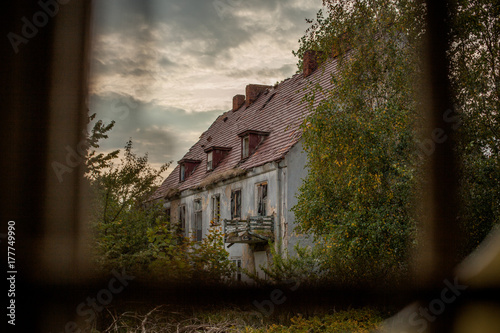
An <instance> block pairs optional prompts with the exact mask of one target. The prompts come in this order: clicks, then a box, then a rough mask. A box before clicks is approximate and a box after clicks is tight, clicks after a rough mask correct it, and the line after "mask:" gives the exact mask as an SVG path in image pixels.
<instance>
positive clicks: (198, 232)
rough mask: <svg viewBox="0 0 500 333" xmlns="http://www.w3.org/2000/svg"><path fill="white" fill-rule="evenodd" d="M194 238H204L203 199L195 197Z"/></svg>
mask: <svg viewBox="0 0 500 333" xmlns="http://www.w3.org/2000/svg"><path fill="white" fill-rule="evenodd" d="M193 212H194V218H193V225H192V230H193V238H194V239H195V241H197V242H201V241H202V239H203V204H202V202H201V199H195V200H194V201H193Z"/></svg>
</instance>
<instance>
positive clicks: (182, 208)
mask: <svg viewBox="0 0 500 333" xmlns="http://www.w3.org/2000/svg"><path fill="white" fill-rule="evenodd" d="M186 212H187V209H186V205H179V208H178V213H179V215H178V219H177V220H178V224H179V229H180V233H181V235H183V236H186Z"/></svg>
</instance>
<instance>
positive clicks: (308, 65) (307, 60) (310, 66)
mask: <svg viewBox="0 0 500 333" xmlns="http://www.w3.org/2000/svg"><path fill="white" fill-rule="evenodd" d="M319 55H321V52H317V51H313V50H307V51H306V52H304V58H303V59H302V72H303V73H304V76H309V75H311V74H312V72H314V71H315V70H316V68H318V56H319Z"/></svg>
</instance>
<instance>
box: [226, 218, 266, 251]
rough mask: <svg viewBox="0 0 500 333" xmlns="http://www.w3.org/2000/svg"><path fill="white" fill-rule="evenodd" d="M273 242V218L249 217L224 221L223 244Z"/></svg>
mask: <svg viewBox="0 0 500 333" xmlns="http://www.w3.org/2000/svg"><path fill="white" fill-rule="evenodd" d="M273 240H274V216H251V217H249V218H248V219H247V220H227V219H224V242H225V243H231V244H230V245H229V246H231V245H233V244H234V243H246V244H253V243H267V242H269V241H273Z"/></svg>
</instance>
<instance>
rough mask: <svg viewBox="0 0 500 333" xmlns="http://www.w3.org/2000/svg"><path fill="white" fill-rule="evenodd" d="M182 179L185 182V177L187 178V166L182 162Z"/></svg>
mask: <svg viewBox="0 0 500 333" xmlns="http://www.w3.org/2000/svg"><path fill="white" fill-rule="evenodd" d="M180 169H181V170H180V176H179V177H180V180H181V182H183V181H184V180H185V179H186V166H185V165H184V164H181V168H180Z"/></svg>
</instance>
